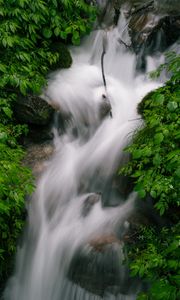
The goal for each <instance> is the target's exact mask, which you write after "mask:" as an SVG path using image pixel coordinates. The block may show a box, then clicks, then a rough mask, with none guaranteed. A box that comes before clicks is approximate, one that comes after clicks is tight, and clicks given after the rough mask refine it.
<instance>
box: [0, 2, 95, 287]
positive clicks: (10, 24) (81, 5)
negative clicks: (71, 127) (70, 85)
mask: <svg viewBox="0 0 180 300" xmlns="http://www.w3.org/2000/svg"><path fill="white" fill-rule="evenodd" d="M95 17H96V11H95V8H94V7H93V6H91V5H88V4H87V3H86V2H85V1H84V0H75V1H73V0H31V1H29V0H0V57H1V58H0V153H1V155H0V260H1V264H0V281H1V282H2V281H3V280H5V278H6V275H7V274H8V272H9V268H10V265H9V260H10V259H11V258H12V255H13V254H14V252H15V249H16V239H17V237H18V235H19V233H20V231H21V228H22V226H23V222H24V220H23V218H24V217H23V215H24V210H25V209H24V199H25V196H26V195H29V194H30V193H31V192H32V189H33V183H32V181H33V180H32V174H31V172H30V170H29V169H27V168H25V167H24V166H22V158H23V156H24V151H23V150H22V148H21V147H20V146H19V138H20V136H21V135H22V134H26V133H27V126H25V125H18V124H17V122H16V120H15V119H14V115H13V108H14V106H15V105H16V100H17V98H18V97H19V95H20V94H21V95H24V96H25V95H26V94H28V93H30V94H39V93H40V91H41V89H42V87H43V86H44V85H45V84H46V75H47V73H48V72H49V71H51V70H54V69H57V68H67V67H70V65H71V63H72V58H71V56H70V53H69V51H68V49H67V47H66V45H67V44H69V43H72V44H75V45H78V44H79V43H80V38H81V37H82V36H83V35H85V34H87V33H88V32H90V30H91V28H92V24H93V22H94V19H95Z"/></svg>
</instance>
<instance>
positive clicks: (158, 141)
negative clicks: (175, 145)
mask: <svg viewBox="0 0 180 300" xmlns="http://www.w3.org/2000/svg"><path fill="white" fill-rule="evenodd" d="M163 140H164V135H163V134H162V133H156V134H155V136H154V141H155V144H161V143H162V141H163Z"/></svg>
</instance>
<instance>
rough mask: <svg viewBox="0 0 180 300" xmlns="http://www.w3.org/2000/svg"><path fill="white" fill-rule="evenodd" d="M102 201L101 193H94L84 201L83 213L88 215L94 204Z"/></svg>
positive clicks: (84, 215)
mask: <svg viewBox="0 0 180 300" xmlns="http://www.w3.org/2000/svg"><path fill="white" fill-rule="evenodd" d="M99 201H101V193H92V194H90V195H89V196H88V197H87V198H86V199H85V201H84V203H83V207H82V211H81V214H82V216H83V217H86V216H87V215H88V214H89V213H90V211H91V210H92V208H93V206H94V204H96V203H97V202H99Z"/></svg>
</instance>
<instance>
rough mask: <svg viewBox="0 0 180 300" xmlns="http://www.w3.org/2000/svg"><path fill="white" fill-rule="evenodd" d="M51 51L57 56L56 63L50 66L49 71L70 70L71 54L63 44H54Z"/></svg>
mask: <svg viewBox="0 0 180 300" xmlns="http://www.w3.org/2000/svg"><path fill="white" fill-rule="evenodd" d="M51 51H52V52H53V53H54V54H55V53H57V54H58V57H59V59H58V61H57V62H55V63H53V64H51V65H50V66H49V68H50V70H52V71H53V70H57V69H59V68H60V69H62V68H70V66H71V64H72V57H71V54H70V52H69V50H68V48H67V46H65V45H64V44H62V43H60V42H56V43H54V42H53V44H52V45H51Z"/></svg>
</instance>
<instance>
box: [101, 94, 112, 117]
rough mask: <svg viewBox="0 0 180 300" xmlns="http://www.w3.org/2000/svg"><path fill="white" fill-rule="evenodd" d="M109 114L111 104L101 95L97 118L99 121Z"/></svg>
mask: <svg viewBox="0 0 180 300" xmlns="http://www.w3.org/2000/svg"><path fill="white" fill-rule="evenodd" d="M110 113H111V103H110V101H109V99H108V98H107V96H106V95H104V94H103V95H102V102H101V103H100V108H99V117H100V119H101V120H102V119H104V118H105V117H106V116H107V115H110Z"/></svg>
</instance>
